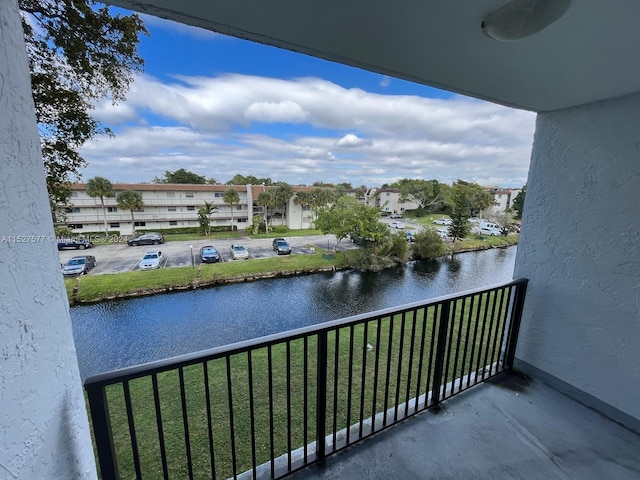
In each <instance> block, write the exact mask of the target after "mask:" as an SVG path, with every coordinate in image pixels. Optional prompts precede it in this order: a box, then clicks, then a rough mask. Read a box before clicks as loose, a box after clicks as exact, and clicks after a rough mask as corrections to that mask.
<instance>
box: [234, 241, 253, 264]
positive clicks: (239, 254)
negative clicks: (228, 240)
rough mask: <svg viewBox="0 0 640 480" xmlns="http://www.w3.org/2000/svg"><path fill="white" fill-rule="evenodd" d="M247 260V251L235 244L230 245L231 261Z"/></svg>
mask: <svg viewBox="0 0 640 480" xmlns="http://www.w3.org/2000/svg"><path fill="white" fill-rule="evenodd" d="M247 258H249V250H247V249H246V248H245V247H244V246H243V245H239V244H237V243H235V244H233V245H231V259H232V260H246V259H247Z"/></svg>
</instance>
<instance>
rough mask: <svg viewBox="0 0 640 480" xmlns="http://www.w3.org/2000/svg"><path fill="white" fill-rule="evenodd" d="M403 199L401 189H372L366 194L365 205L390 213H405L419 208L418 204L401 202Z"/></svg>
mask: <svg viewBox="0 0 640 480" xmlns="http://www.w3.org/2000/svg"><path fill="white" fill-rule="evenodd" d="M401 197H402V192H401V191H400V189H399V188H370V189H369V190H368V191H367V193H366V194H365V204H366V205H368V206H369V207H375V208H379V209H380V210H381V211H383V212H389V213H404V212H405V211H406V210H415V209H416V208H418V207H419V205H418V204H417V203H414V202H411V201H404V202H403V201H401V200H400V198H401Z"/></svg>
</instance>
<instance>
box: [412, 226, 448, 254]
mask: <svg viewBox="0 0 640 480" xmlns="http://www.w3.org/2000/svg"><path fill="white" fill-rule="evenodd" d="M412 254H413V258H415V259H416V260H433V259H434V258H438V257H439V256H441V255H443V254H444V242H443V241H442V238H440V235H439V234H438V232H436V231H435V230H434V229H433V228H425V229H423V230H422V231H420V232H418V233H416V235H415V238H414V241H413V247H412Z"/></svg>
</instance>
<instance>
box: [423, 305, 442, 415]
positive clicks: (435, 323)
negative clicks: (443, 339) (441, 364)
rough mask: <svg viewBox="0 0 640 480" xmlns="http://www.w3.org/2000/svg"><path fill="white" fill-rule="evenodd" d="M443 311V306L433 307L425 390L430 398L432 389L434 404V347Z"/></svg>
mask: <svg viewBox="0 0 640 480" xmlns="http://www.w3.org/2000/svg"><path fill="white" fill-rule="evenodd" d="M441 309H442V306H441V305H439V304H436V305H435V306H434V307H433V324H432V326H431V345H430V348H429V367H428V368H427V384H426V387H425V388H426V390H425V396H426V397H428V395H429V389H431V403H433V392H434V388H433V385H432V383H431V380H432V378H431V373H432V370H431V368H432V367H433V355H434V353H435V350H434V348H433V347H434V345H435V343H436V330H437V326H438V321H437V317H438V312H439V311H440V310H441ZM425 404H427V406H430V405H429V401H428V398H425Z"/></svg>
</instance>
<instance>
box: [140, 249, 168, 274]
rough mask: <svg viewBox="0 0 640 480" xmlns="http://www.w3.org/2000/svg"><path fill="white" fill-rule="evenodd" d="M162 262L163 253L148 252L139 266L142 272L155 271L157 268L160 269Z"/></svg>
mask: <svg viewBox="0 0 640 480" xmlns="http://www.w3.org/2000/svg"><path fill="white" fill-rule="evenodd" d="M161 261H162V252H161V251H159V250H158V251H153V252H147V253H145V254H144V257H142V260H140V263H139V264H138V266H139V267H140V270H153V269H155V268H160V262H161Z"/></svg>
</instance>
